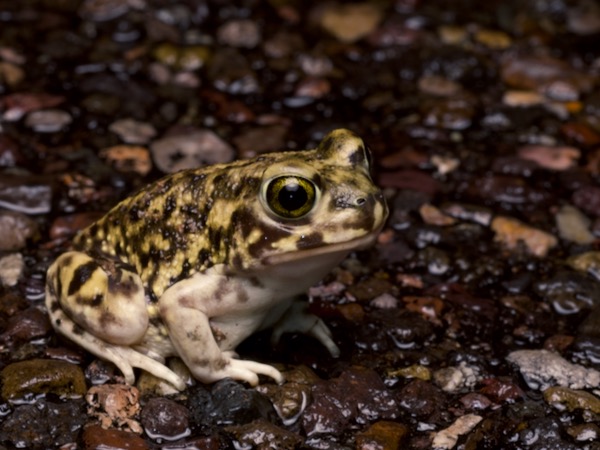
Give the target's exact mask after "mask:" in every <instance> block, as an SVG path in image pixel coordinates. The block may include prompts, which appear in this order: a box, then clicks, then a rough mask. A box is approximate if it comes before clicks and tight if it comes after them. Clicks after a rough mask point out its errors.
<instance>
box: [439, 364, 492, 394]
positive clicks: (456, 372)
mask: <svg viewBox="0 0 600 450" xmlns="http://www.w3.org/2000/svg"><path fill="white" fill-rule="evenodd" d="M480 380H481V369H480V368H479V367H477V366H469V365H467V363H466V362H464V361H461V363H460V364H459V365H458V366H452V367H444V368H442V369H439V370H436V371H435V372H433V381H434V382H435V384H437V385H438V386H439V387H440V388H441V389H442V390H443V391H444V392H448V393H450V394H456V393H459V392H467V391H468V390H472V389H473V388H474V387H475V385H476V384H477V383H479V382H480Z"/></svg>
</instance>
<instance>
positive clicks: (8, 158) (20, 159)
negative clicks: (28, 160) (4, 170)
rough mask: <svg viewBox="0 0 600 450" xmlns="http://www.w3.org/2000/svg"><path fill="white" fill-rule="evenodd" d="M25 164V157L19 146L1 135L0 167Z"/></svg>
mask: <svg viewBox="0 0 600 450" xmlns="http://www.w3.org/2000/svg"><path fill="white" fill-rule="evenodd" d="M23 164H25V156H24V155H23V152H22V149H21V147H20V145H19V144H17V143H16V142H15V140H14V139H11V138H10V137H9V136H7V135H5V134H0V167H15V166H20V165H23Z"/></svg>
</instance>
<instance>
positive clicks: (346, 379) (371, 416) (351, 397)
mask: <svg viewBox="0 0 600 450" xmlns="http://www.w3.org/2000/svg"><path fill="white" fill-rule="evenodd" d="M312 394H313V402H312V403H311V404H310V405H309V406H308V407H307V408H306V411H305V412H304V414H303V415H302V418H301V420H302V428H303V429H304V430H305V432H306V434H307V436H308V437H316V436H319V435H334V436H339V435H341V434H342V433H344V432H345V431H346V430H347V429H348V428H349V427H351V426H354V425H355V424H357V423H365V422H367V421H375V420H390V419H395V418H397V417H398V403H397V400H396V398H395V394H394V393H393V392H392V391H391V390H389V389H387V388H386V386H385V385H384V384H383V381H382V380H381V378H380V377H379V375H377V373H376V372H374V371H373V370H370V369H365V368H361V367H351V368H350V369H348V370H346V371H344V372H342V373H341V374H340V376H339V377H337V378H333V379H331V380H327V381H322V382H318V383H316V384H315V385H314V387H313V392H312Z"/></svg>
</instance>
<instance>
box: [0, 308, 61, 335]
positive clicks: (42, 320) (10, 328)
mask: <svg viewBox="0 0 600 450" xmlns="http://www.w3.org/2000/svg"><path fill="white" fill-rule="evenodd" d="M51 329H52V327H51V326H50V322H49V321H48V315H47V313H45V312H42V311H40V310H39V309H38V308H36V307H33V306H32V307H29V308H28V309H26V310H25V311H20V312H18V313H16V314H14V315H13V316H11V317H10V318H9V320H8V322H7V323H6V327H5V328H4V331H3V332H2V334H1V335H0V342H4V343H13V342H29V341H32V340H33V339H36V338H40V337H43V336H46V335H47V334H48V333H49V332H50V330H51Z"/></svg>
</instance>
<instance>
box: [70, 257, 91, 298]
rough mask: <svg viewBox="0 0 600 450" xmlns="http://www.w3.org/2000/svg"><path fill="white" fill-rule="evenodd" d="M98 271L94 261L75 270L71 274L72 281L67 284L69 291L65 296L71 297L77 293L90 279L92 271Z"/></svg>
mask: <svg viewBox="0 0 600 450" xmlns="http://www.w3.org/2000/svg"><path fill="white" fill-rule="evenodd" d="M96 269H98V264H96V262H95V261H89V262H87V263H85V264H82V265H81V266H79V267H77V269H75V272H74V273H73V279H72V280H71V283H69V289H68V290H67V295H73V294H74V293H76V292H79V290H80V289H81V287H82V286H83V285H84V284H85V283H86V282H87V281H88V280H89V279H90V278H91V276H92V274H93V273H94V271H95V270H96Z"/></svg>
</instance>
